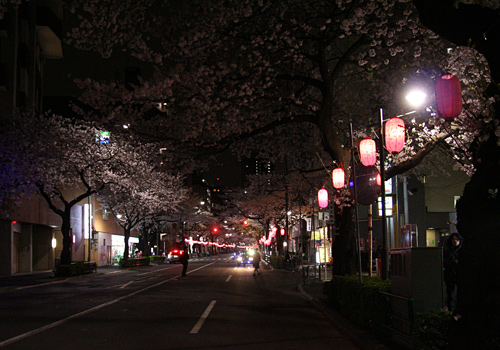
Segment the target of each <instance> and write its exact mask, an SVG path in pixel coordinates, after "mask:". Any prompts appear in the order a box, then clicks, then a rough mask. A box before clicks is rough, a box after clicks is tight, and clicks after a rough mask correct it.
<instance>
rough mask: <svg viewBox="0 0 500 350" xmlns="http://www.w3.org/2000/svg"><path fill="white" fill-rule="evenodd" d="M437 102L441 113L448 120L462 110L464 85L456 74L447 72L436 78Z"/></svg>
mask: <svg viewBox="0 0 500 350" xmlns="http://www.w3.org/2000/svg"><path fill="white" fill-rule="evenodd" d="M436 103H437V110H438V113H439V115H440V116H441V117H442V118H444V119H445V120H447V121H451V120H453V119H455V118H456V117H457V116H458V115H459V114H460V112H461V111H462V87H461V86H460V80H458V78H457V77H456V76H454V75H451V74H445V75H443V76H441V77H440V78H438V79H437V80H436Z"/></svg>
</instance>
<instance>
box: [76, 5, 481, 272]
mask: <svg viewBox="0 0 500 350" xmlns="http://www.w3.org/2000/svg"><path fill="white" fill-rule="evenodd" d="M112 3H113V6H114V7H113V11H110V12H108V11H107V10H106V11H105V9H108V5H109V2H105V3H104V2H100V1H97V0H95V1H87V2H79V3H78V4H74V6H73V7H71V10H72V11H73V12H74V13H75V14H78V16H81V18H82V22H81V26H80V27H79V28H74V29H73V30H72V31H71V33H70V38H69V42H71V43H72V44H74V45H75V46H76V47H79V48H82V49H92V50H96V51H98V52H101V54H103V55H104V56H110V55H112V52H113V51H112V50H114V49H123V50H127V51H128V52H130V54H132V55H134V56H135V57H139V58H141V59H143V60H144V61H147V62H151V64H153V65H154V66H155V75H154V76H153V77H151V78H150V79H144V80H143V81H141V84H140V85H139V86H137V87H136V88H135V89H134V90H127V89H125V87H124V86H123V85H121V84H118V83H116V82H112V83H108V84H106V83H105V82H96V81H92V80H90V79H82V80H80V81H79V85H80V87H82V89H83V90H84V93H83V95H82V100H83V101H85V102H86V103H87V104H88V105H90V106H92V108H93V110H94V111H95V113H94V114H93V115H95V116H99V118H100V119H101V120H102V116H104V119H105V122H106V123H109V124H114V125H121V124H122V123H129V124H130V125H131V129H133V130H134V131H135V132H137V133H139V134H143V135H145V134H148V136H149V137H153V138H155V139H161V140H162V141H163V142H164V144H165V147H166V148H167V149H169V151H170V156H171V157H172V158H171V162H170V164H176V165H179V166H180V167H181V168H184V169H186V168H188V167H192V166H193V165H200V164H202V161H203V160H206V159H209V158H208V157H207V155H211V154H214V153H215V152H221V151H224V150H226V149H228V148H232V149H235V150H237V153H238V154H240V155H242V156H244V155H246V156H249V155H251V154H255V152H257V153H258V155H259V157H263V158H266V159H269V160H272V161H275V162H281V163H283V162H284V159H285V157H287V161H286V162H287V163H288V164H289V169H290V172H294V171H296V170H304V169H308V170H311V169H315V168H316V169H322V167H321V164H320V162H318V157H317V155H319V156H320V157H319V158H320V159H322V160H323V163H324V164H327V167H328V168H329V170H331V169H332V168H333V167H334V166H333V164H335V163H336V164H341V163H342V164H344V165H346V167H345V168H346V170H349V169H348V164H349V163H350V150H349V147H348V146H347V145H349V139H350V134H349V122H352V123H353V124H354V129H355V130H356V135H354V136H355V137H356V138H358V137H362V136H363V135H366V133H373V130H372V129H373V128H371V127H370V126H371V125H374V124H376V120H377V118H378V110H379V108H380V107H384V109H385V110H386V112H387V114H388V115H394V114H397V113H398V112H400V111H401V110H402V108H403V107H402V105H401V104H400V102H399V100H400V99H399V93H398V90H402V87H403V86H404V85H405V83H407V82H409V81H413V80H417V79H416V78H417V77H426V78H431V79H432V78H435V77H437V76H439V75H440V74H441V73H442V71H443V69H444V68H445V67H448V66H450V65H452V64H453V62H452V59H451V57H450V55H449V53H448V52H449V51H448V50H447V49H448V48H449V47H450V43H448V42H445V41H443V40H440V38H439V37H437V36H436V35H435V34H434V33H432V32H430V31H429V30H427V29H426V28H425V27H423V26H422V25H420V23H419V19H418V15H417V13H416V11H415V9H414V7H413V6H412V4H411V3H410V2H408V1H404V0H401V1H395V0H394V1H389V0H387V1H372V0H366V1H357V2H355V3H352V2H351V1H336V2H335V3H331V2H315V3H314V4H309V3H304V2H303V1H230V2H224V3H221V2H218V1H208V2H207V1H203V3H199V2H197V1H186V2H182V4H181V3H179V4H176V5H175V6H172V4H169V5H171V6H169V7H168V6H167V3H164V4H158V3H157V4H155V5H153V6H151V7H150V8H147V7H143V4H142V3H141V5H134V3H133V2H126V3H124V4H123V5H120V4H119V3H118V2H112ZM108 14H109V17H106V16H107V15H108ZM129 14H132V15H133V16H134V17H132V16H131V15H129ZM137 16H139V17H137ZM136 18H140V19H141V23H142V24H141V26H146V25H147V26H149V29H150V30H149V31H147V35H139V33H138V31H136V30H135V29H134V23H135V21H136ZM113 25H115V26H116V27H117V28H114V29H113V30H114V31H116V32H117V33H119V34H118V35H109V33H110V31H109V30H108V26H113ZM141 28H142V27H141ZM89 38H91V40H89ZM103 50H105V52H103ZM455 65H459V62H457V61H455ZM417 73H418V74H417ZM156 102H160V103H161V105H162V106H166V107H165V110H163V111H159V113H158V114H157V115H156V116H155V117H154V118H150V119H148V120H144V118H139V119H138V118H137V117H136V116H137V115H144V114H145V111H146V110H147V109H148V108H151V106H152V104H153V103H156ZM484 105H485V103H483V104H481V106H484ZM483 108H484V107H483ZM138 109H140V113H136V112H135V111H137V110H138ZM87 116H88V117H92V113H91V115H87ZM134 116H135V117H134ZM151 124H153V125H154V127H153V128H152V127H151ZM412 130H414V133H415V134H418V136H419V137H418V138H415V139H414V141H413V144H412V146H411V147H409V148H408V150H407V152H405V153H403V154H401V155H400V156H397V157H393V158H392V159H391V162H392V165H393V166H391V167H390V168H389V169H388V172H387V177H392V176H395V175H397V174H401V173H403V172H407V171H409V170H411V169H412V168H414V167H415V166H417V165H418V164H420V162H421V160H422V159H423V158H424V157H425V156H426V155H427V154H429V153H430V152H431V151H432V150H433V149H435V147H436V145H439V144H445V143H446V142H450V143H453V142H455V141H456V137H455V138H452V137H451V136H454V134H456V133H457V131H456V129H455V130H453V129H450V128H449V125H446V124H443V123H442V120H440V119H439V117H438V116H436V115H434V116H433V117H432V118H431V119H430V121H429V122H428V123H426V124H423V125H422V124H421V123H419V125H417V124H416V125H415V126H414V127H413V128H412ZM151 131H154V134H152V133H151ZM462 131H463V129H462ZM375 132H379V131H377V130H375ZM464 134H465V133H462V134H461V135H464ZM460 144H461V145H463V143H460ZM466 148H467V147H465V149H466ZM463 153H464V154H465V156H464V158H466V155H467V153H466V152H463ZM338 198H339V201H338V202H339V203H343V207H342V208H341V209H340V210H339V213H340V214H342V215H340V216H339V219H340V220H339V231H340V232H342V233H343V235H347V236H346V237H345V238H346V239H345V240H341V241H340V242H342V241H345V245H344V247H341V246H342V245H343V244H340V245H339V248H340V249H347V250H352V247H354V246H355V244H354V241H353V240H354V235H352V231H353V227H352V213H353V212H352V206H351V205H350V204H349V203H350V202H351V201H352V199H351V198H350V193H349V191H340V192H339V195H338ZM349 247H351V248H349ZM354 256H355V255H353V254H348V257H349V259H350V261H348V262H347V263H346V264H343V265H342V266H344V267H345V268H342V270H339V271H336V272H337V273H340V274H345V273H353V272H354V271H355V259H354ZM339 266H340V265H339Z"/></svg>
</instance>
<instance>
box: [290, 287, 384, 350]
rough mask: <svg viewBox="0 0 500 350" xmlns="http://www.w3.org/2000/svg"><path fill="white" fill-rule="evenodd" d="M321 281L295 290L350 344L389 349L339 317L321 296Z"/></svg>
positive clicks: (365, 348)
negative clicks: (347, 338) (349, 339)
mask: <svg viewBox="0 0 500 350" xmlns="http://www.w3.org/2000/svg"><path fill="white" fill-rule="evenodd" d="M323 284H324V282H322V281H309V283H308V285H298V286H297V290H298V291H299V292H300V293H301V294H302V295H303V296H305V297H306V298H307V299H309V301H310V302H311V303H312V304H313V305H314V306H315V307H316V308H317V309H318V310H319V311H321V312H322V313H323V314H324V315H325V316H326V317H327V318H328V319H329V320H330V321H331V322H332V323H333V324H334V325H335V327H336V328H337V329H338V330H339V331H340V332H342V333H344V334H345V335H346V336H348V337H349V338H351V340H352V342H353V343H354V344H355V345H356V346H358V347H359V348H360V349H363V350H375V349H380V350H389V349H391V348H390V347H388V346H386V345H384V344H382V343H381V342H379V341H378V340H377V339H375V338H374V337H373V336H372V335H371V334H369V333H368V332H365V331H363V330H361V329H359V328H358V327H357V326H356V325H354V324H352V323H351V322H350V321H349V320H347V319H346V318H344V317H343V316H342V315H340V314H339V313H338V312H337V311H336V310H335V309H333V308H332V307H330V306H328V305H327V304H326V297H325V295H324V294H323Z"/></svg>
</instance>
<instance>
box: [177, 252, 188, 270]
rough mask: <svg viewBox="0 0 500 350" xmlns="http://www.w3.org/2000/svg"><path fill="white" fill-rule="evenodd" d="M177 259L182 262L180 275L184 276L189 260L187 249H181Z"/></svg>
mask: <svg viewBox="0 0 500 350" xmlns="http://www.w3.org/2000/svg"><path fill="white" fill-rule="evenodd" d="M179 260H180V262H181V264H182V276H186V271H187V268H188V261H189V253H188V251H187V249H184V250H181V256H180V259H179Z"/></svg>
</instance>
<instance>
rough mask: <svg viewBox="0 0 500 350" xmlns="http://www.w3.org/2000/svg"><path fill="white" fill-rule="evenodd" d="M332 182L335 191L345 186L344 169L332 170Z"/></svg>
mask: <svg viewBox="0 0 500 350" xmlns="http://www.w3.org/2000/svg"><path fill="white" fill-rule="evenodd" d="M332 182H333V187H335V188H336V189H340V188H342V187H344V185H345V173H344V169H342V168H336V169H333V171H332Z"/></svg>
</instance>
